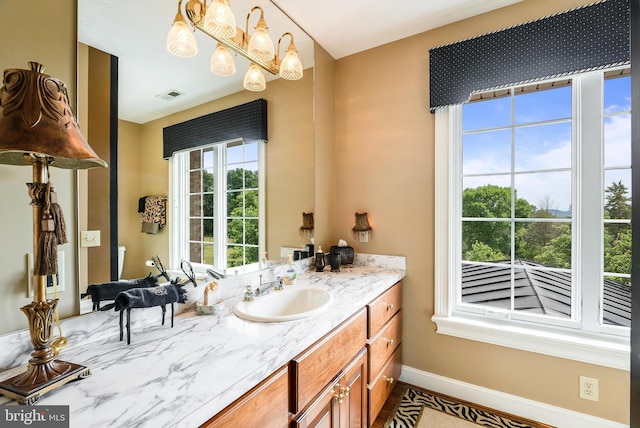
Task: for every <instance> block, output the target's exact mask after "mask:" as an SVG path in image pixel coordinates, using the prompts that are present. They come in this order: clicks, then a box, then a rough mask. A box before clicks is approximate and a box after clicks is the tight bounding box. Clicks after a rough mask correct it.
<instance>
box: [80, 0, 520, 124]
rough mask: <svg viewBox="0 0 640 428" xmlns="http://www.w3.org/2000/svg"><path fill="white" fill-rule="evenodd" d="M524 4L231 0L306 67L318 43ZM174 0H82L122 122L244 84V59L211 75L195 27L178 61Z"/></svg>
mask: <svg viewBox="0 0 640 428" xmlns="http://www.w3.org/2000/svg"><path fill="white" fill-rule="evenodd" d="M519 1H522V0H399V1H389V0H348V1H344V0H323V1H310V0H303V1H301V0H271V1H269V0H230V4H231V9H232V11H233V12H234V14H235V16H236V23H237V25H238V26H239V27H240V28H242V29H244V27H245V20H246V14H247V13H248V11H249V10H250V9H251V7H252V6H255V5H260V6H262V7H263V9H264V12H265V20H266V22H267V25H268V26H269V32H270V34H271V36H272V38H273V39H274V44H277V37H278V35H280V34H283V33H284V32H287V31H289V32H292V33H293V34H294V37H295V43H296V47H297V49H298V52H299V54H300V57H301V60H302V63H303V65H304V67H305V69H306V68H308V67H311V66H313V40H315V41H316V42H317V43H319V44H320V45H321V46H322V47H323V48H324V49H325V50H326V51H327V52H329V54H330V55H331V56H333V57H334V58H335V59H339V58H342V57H345V56H348V55H352V54H354V53H358V52H361V51H364V50H367V49H370V48H373V47H376V46H380V45H383V44H386V43H389V42H392V41H395V40H399V39H402V38H405V37H408V36H411V35H414V34H418V33H422V32H424V31H427V30H430V29H433V28H436V27H440V26H442V25H446V24H448V23H451V22H455V21H459V20H461V19H465V18H468V17H471V16H474V15H478V14H481V13H485V12H488V11H491V10H494V9H498V8H501V7H504V6H507V5H510V4H513V3H517V2H519ZM185 3H186V2H185ZM177 4H178V2H177V0H136V1H131V0H78V39H79V41H80V42H82V43H85V44H87V45H90V46H93V47H95V48H97V49H100V50H102V51H105V52H108V53H110V54H112V55H115V56H117V57H118V68H119V76H118V78H119V94H118V102H119V117H120V118H121V119H124V120H128V121H131V122H136V123H145V122H148V121H150V120H153V119H157V118H159V117H163V116H166V115H168V114H171V113H175V112H177V111H180V110H183V109H186V108H190V107H193V106H196V105H199V104H202V103H205V102H207V101H210V100H213V99H216V98H219V97H222V96H225V95H229V94H232V93H234V92H237V91H239V90H241V89H242V78H243V76H244V73H245V70H246V69H247V67H248V63H247V61H246V60H245V59H244V58H242V57H236V68H237V72H236V74H235V75H234V76H231V77H219V76H215V75H213V74H211V72H210V71H209V58H210V57H211V54H212V53H213V51H214V50H215V41H214V40H213V39H211V38H209V37H208V36H206V35H204V34H202V33H201V32H199V31H196V39H197V41H198V47H199V52H198V55H196V56H195V57H192V58H178V57H175V56H173V55H171V54H170V53H169V52H168V51H167V49H166V47H165V43H166V37H167V33H168V31H169V29H170V28H171V24H172V22H173V19H174V17H175V14H176V11H177ZM279 9H280V10H279ZM282 12H284V14H283V13H282ZM285 14H286V15H288V16H289V17H290V18H291V19H292V20H293V21H294V22H295V23H297V24H298V25H299V26H300V27H302V28H303V29H304V31H303V30H301V29H300V28H298V27H297V26H296V25H295V24H293V23H291V22H290V21H289V20H288V19H287V17H286V16H285ZM254 15H255V16H254ZM254 15H252V16H251V19H250V21H249V26H250V27H253V26H255V23H256V21H257V15H258V14H257V12H256V13H254ZM252 31H253V30H252V28H250V29H249V32H250V33H251V32H252ZM305 32H306V33H305ZM312 39H313V40H312ZM285 49H286V46H283V47H282V48H281V51H282V52H284V50H285ZM282 54H283V53H282ZM269 78H270V76H267V82H268V81H269ZM272 78H275V77H272ZM267 85H268V83H267ZM168 91H178V92H181V93H184V95H183V96H181V97H178V98H176V99H174V100H172V101H165V100H162V99H159V98H157V97H156V96H157V95H160V94H163V93H166V92H168Z"/></svg>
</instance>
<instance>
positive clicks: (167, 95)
mask: <svg viewBox="0 0 640 428" xmlns="http://www.w3.org/2000/svg"><path fill="white" fill-rule="evenodd" d="M182 95H184V94H183V93H182V92H178V91H176V90H175V89H170V90H168V91H167V92H163V93H161V94H158V95H156V98H160V99H161V100H165V101H171V100H175V99H176V98H178V97H181V96H182Z"/></svg>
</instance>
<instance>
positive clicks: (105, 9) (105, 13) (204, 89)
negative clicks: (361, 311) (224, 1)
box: [78, 0, 314, 307]
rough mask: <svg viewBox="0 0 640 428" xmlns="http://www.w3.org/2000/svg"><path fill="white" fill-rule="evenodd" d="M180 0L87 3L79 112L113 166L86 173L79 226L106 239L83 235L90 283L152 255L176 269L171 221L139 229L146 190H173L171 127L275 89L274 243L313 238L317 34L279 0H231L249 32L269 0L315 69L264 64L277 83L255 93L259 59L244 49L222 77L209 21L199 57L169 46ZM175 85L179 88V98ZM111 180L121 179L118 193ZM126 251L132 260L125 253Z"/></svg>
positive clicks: (280, 25)
mask: <svg viewBox="0 0 640 428" xmlns="http://www.w3.org/2000/svg"><path fill="white" fill-rule="evenodd" d="M118 3H121V4H118ZM177 5H178V2H177V1H175V2H174V1H165V2H157V1H156V0H146V1H142V2H138V3H136V8H135V9H136V10H137V11H139V12H140V13H138V12H135V11H131V10H130V9H131V8H130V3H128V2H126V1H125V0H120V1H118V2H115V4H114V2H113V1H112V0H111V1H103V0H79V2H78V38H79V41H80V43H81V45H80V48H79V64H80V67H81V71H80V73H79V84H80V90H79V96H80V99H79V104H80V108H79V112H80V113H83V114H84V115H85V118H86V120H87V123H88V127H87V134H88V135H87V138H88V140H89V141H90V142H91V144H92V146H93V147H94V149H96V151H99V152H100V153H99V154H100V155H101V156H103V158H104V159H106V160H108V161H109V158H110V159H111V162H110V164H111V165H112V169H111V170H110V172H105V171H99V170H93V171H89V172H88V173H87V178H86V179H85V178H84V177H83V173H80V180H79V183H80V190H79V194H80V195H81V196H80V198H79V206H80V216H79V219H80V220H79V222H80V229H81V230H88V231H99V232H100V245H99V246H90V247H85V246H84V245H85V244H86V243H85V242H83V240H82V239H81V240H80V249H79V255H80V275H79V276H80V292H82V291H83V289H84V288H86V285H87V284H90V283H96V282H105V281H109V280H112V279H115V276H114V275H120V273H121V275H122V276H121V277H122V278H137V277H141V276H145V275H146V274H148V273H149V271H150V268H149V267H148V266H146V265H145V260H147V259H150V258H151V257H152V256H156V255H158V256H160V258H161V259H162V260H163V261H164V263H165V265H167V267H172V268H177V266H175V265H176V261H174V260H171V255H170V242H169V232H168V227H170V226H171V225H170V224H168V227H167V228H165V229H164V230H161V231H160V232H159V233H158V234H145V233H142V232H141V219H140V213H139V201H140V198H141V197H144V196H167V195H169V166H168V161H167V160H164V159H162V129H163V128H164V127H166V126H170V125H173V124H176V123H181V122H184V121H187V120H190V119H193V118H196V117H200V116H203V115H206V114H209V113H212V112H216V111H220V110H223V109H226V108H230V107H233V106H235V105H239V104H243V103H245V102H248V101H251V100H254V99H257V98H264V99H266V100H267V105H268V132H269V142H268V143H267V144H266V150H265V159H266V162H265V165H266V199H265V205H266V246H265V249H266V251H267V254H268V255H269V258H271V259H273V258H278V257H279V256H280V249H281V248H282V247H291V246H296V247H299V246H302V245H303V244H305V243H306V242H308V241H307V238H306V237H305V236H303V235H301V234H300V233H299V227H300V226H301V225H302V212H312V211H313V208H314V207H313V200H314V189H313V187H314V183H313V177H314V174H313V168H314V161H313V151H314V146H313V60H314V57H313V41H312V40H311V39H310V38H309V37H308V36H307V35H306V34H305V33H304V32H303V31H302V30H301V29H300V28H298V27H297V26H296V25H295V23H293V22H292V21H291V20H290V19H288V18H287V17H286V15H285V14H284V13H282V12H281V11H280V10H279V9H278V8H277V7H275V6H274V5H273V4H272V3H271V2H270V1H266V0H259V1H246V0H238V1H233V2H232V5H231V7H232V11H233V12H234V15H235V16H236V20H237V21H236V22H237V26H238V27H239V28H240V29H243V30H244V29H245V26H246V19H247V18H246V17H247V14H248V13H249V11H251V10H252V8H254V7H255V6H260V7H261V8H262V9H263V10H264V19H265V20H266V22H267V25H268V26H269V32H270V35H271V38H272V40H273V41H274V45H275V47H276V49H277V48H278V39H279V38H280V36H281V35H282V34H284V33H285V32H290V33H292V34H293V35H294V40H295V46H296V48H297V50H298V52H299V55H300V57H301V61H302V62H303V66H304V68H305V70H304V77H303V79H301V80H299V81H286V80H284V79H281V78H279V77H278V76H272V75H270V74H269V73H266V72H265V73H264V74H265V76H266V77H267V88H266V89H265V90H264V91H262V92H250V91H247V90H244V89H243V76H244V74H245V71H246V70H247V69H248V67H249V65H250V62H249V61H248V60H246V59H245V58H243V57H241V56H239V55H234V60H235V64H236V69H237V71H236V73H235V75H234V76H229V77H220V76H216V75H213V74H212V73H211V72H210V70H209V61H210V58H211V55H212V54H213V52H214V50H215V48H216V41H215V40H213V39H211V38H210V37H209V36H207V35H205V34H204V33H202V32H200V31H195V32H194V35H195V38H196V41H197V45H198V54H197V55H196V56H194V57H191V58H180V57H176V56H174V55H172V54H170V53H169V52H168V51H167V49H166V38H167V33H168V31H169V28H170V27H171V23H172V22H173V20H174V18H175V16H176V12H177ZM127 10H129V12H128V13H123V11H127ZM142 11H144V16H142ZM182 11H183V12H184V9H182ZM258 18H259V11H257V10H256V11H254V12H253V13H252V14H251V15H250V17H249V24H248V25H249V28H248V30H249V33H250V34H251V33H252V32H253V31H254V30H253V27H254V26H255V25H256V23H257V20H258ZM289 41H290V39H289V38H288V37H286V38H284V40H283V42H282V43H281V44H280V56H281V57H282V56H284V53H285V50H286V48H287V47H288V44H289ZM132 47H133V48H132ZM114 62H115V64H116V65H115V66H114ZM114 67H116V69H117V90H116V91H114V90H113V89H112V88H110V85H112V84H113V83H114V81H115V80H116V76H114V75H113V69H114ZM115 94H117V111H118V120H117V122H116V125H115V127H114V123H113V117H112V115H110V113H111V112H112V111H113V110H112V109H113V102H114V100H113V97H115ZM167 94H171V95H167ZM175 94H180V95H178V96H173V97H172V95H175ZM83 101H84V104H83ZM110 105H111V107H110ZM84 106H86V107H87V108H86V109H85V108H84ZM110 109H111V112H110ZM115 132H117V136H116V138H114V135H113V134H114V133H115ZM114 142H117V151H114V148H113V144H114ZM116 152H117V154H114V153H116ZM114 155H115V156H117V157H116V158H114V157H113V156H114ZM116 168H117V173H116V174H115V176H114V170H115V169H116ZM114 177H115V178H114ZM106 183H108V184H109V189H108V191H107V186H106V185H105V184H106ZM110 186H117V192H114V189H112V188H110ZM114 195H116V196H114ZM170 202H171V201H169V206H168V216H167V217H168V220H169V221H170V219H171V212H170V211H171V204H170ZM115 204H117V208H116V207H115V206H114V205H115ZM114 220H115V221H114ZM114 229H117V232H115V231H114ZM91 236H92V235H91ZM123 256H124V263H122V260H121V259H119V258H121V257H123ZM119 260H120V262H121V263H122V264H121V265H119V264H118V261H119ZM120 268H121V269H120ZM154 273H157V271H154ZM82 306H83V307H85V306H86V305H82Z"/></svg>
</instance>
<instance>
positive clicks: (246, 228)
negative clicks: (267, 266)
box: [171, 140, 264, 273]
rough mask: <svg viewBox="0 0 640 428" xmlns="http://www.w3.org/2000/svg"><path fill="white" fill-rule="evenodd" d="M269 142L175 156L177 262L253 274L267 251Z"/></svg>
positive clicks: (238, 142) (209, 148)
mask: <svg viewBox="0 0 640 428" xmlns="http://www.w3.org/2000/svg"><path fill="white" fill-rule="evenodd" d="M263 144H264V143H263V142H262V141H252V142H247V143H245V142H244V141H242V140H233V141H227V142H222V143H216V144H211V145H207V146H201V147H197V148H194V149H191V150H188V151H183V152H178V153H174V155H173V157H172V177H171V181H172V189H173V200H174V201H175V202H174V203H175V213H174V221H175V227H174V229H173V230H175V232H174V236H173V237H172V243H171V245H172V256H173V260H189V261H190V262H191V263H193V264H195V265H196V266H197V265H200V264H202V265H208V266H213V267H215V268H217V269H218V270H221V271H225V270H232V271H233V272H237V273H242V272H245V271H248V270H253V269H254V268H255V267H256V266H257V264H258V255H259V254H260V253H261V251H262V250H263V248H264V237H263V235H264V203H263V200H264V195H263V193H264V184H263V183H264V167H263V154H262V152H263Z"/></svg>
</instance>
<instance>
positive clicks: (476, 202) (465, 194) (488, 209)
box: [462, 177, 511, 218]
mask: <svg viewBox="0 0 640 428" xmlns="http://www.w3.org/2000/svg"><path fill="white" fill-rule="evenodd" d="M486 178H489V177H474V178H470V179H466V178H465V179H464V185H465V189H464V190H463V191H462V216H463V217H484V218H509V217H511V188H510V187H509V186H508V185H506V186H498V185H496V184H486V185H481V186H478V187H472V186H473V184H475V183H474V182H475V181H482V180H481V179H486ZM495 178H496V177H493V179H494V180H495ZM498 178H501V179H505V178H506V179H508V177H498ZM476 179H480V180H476ZM500 181H503V182H504V180H495V181H494V182H500Z"/></svg>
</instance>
